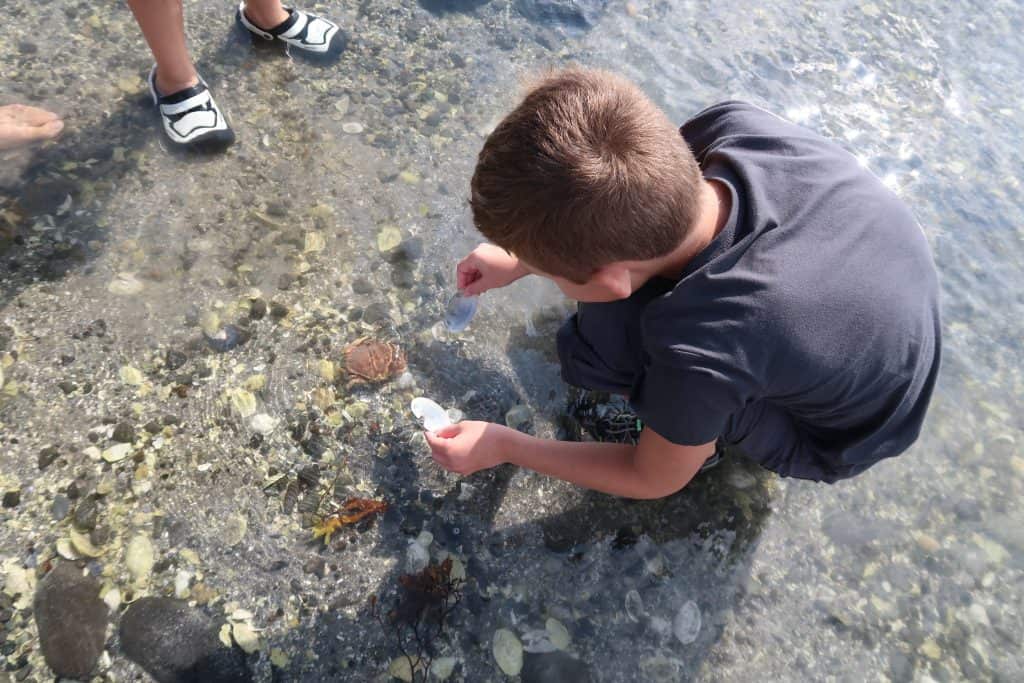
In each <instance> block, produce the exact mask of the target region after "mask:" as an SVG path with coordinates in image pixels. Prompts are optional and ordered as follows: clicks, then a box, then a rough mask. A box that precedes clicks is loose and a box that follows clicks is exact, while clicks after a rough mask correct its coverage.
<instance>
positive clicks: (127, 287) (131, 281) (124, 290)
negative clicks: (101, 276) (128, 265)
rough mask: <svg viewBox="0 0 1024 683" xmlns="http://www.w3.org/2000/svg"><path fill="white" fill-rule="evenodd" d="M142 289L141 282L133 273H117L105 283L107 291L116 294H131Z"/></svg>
mask: <svg viewBox="0 0 1024 683" xmlns="http://www.w3.org/2000/svg"><path fill="white" fill-rule="evenodd" d="M142 289H143V284H142V282H140V281H139V280H138V279H137V278H136V277H135V273H118V274H117V275H115V276H114V279H113V280H111V281H110V284H108V285H107V291H108V292H110V293H111V294H117V295H118V296H133V295H135V294H138V293H139V292H141V291H142Z"/></svg>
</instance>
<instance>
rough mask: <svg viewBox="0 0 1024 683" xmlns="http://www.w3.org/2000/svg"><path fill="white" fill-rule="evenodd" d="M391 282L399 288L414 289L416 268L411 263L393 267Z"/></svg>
mask: <svg viewBox="0 0 1024 683" xmlns="http://www.w3.org/2000/svg"><path fill="white" fill-rule="evenodd" d="M391 284H393V285H394V286H395V287H398V288H399V289H412V288H413V287H414V286H415V285H416V270H415V269H414V268H413V267H412V266H409V265H404V266H395V267H394V268H392V269H391Z"/></svg>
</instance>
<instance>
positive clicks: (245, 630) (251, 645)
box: [231, 621, 260, 655]
mask: <svg viewBox="0 0 1024 683" xmlns="http://www.w3.org/2000/svg"><path fill="white" fill-rule="evenodd" d="M231 637H232V638H234V640H235V643H237V644H238V647H240V648H242V650H243V651H244V652H245V653H246V654H250V655H251V654H252V653H254V652H256V651H257V650H259V649H260V638H259V636H258V635H256V631H255V630H254V629H253V627H252V626H250V625H249V624H248V623H247V622H244V621H238V622H235V623H234V624H232V625H231Z"/></svg>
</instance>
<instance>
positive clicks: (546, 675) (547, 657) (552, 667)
mask: <svg viewBox="0 0 1024 683" xmlns="http://www.w3.org/2000/svg"><path fill="white" fill-rule="evenodd" d="M593 680H594V673H593V672H592V671H591V670H590V667H589V666H587V665H586V664H585V663H584V662H581V661H580V660H578V659H576V658H575V657H572V656H571V655H568V654H566V653H564V652H548V653H544V654H527V655H526V656H525V657H524V658H523V669H522V681H523V683H590V681H593Z"/></svg>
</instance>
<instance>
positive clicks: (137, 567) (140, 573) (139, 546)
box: [124, 534, 156, 584]
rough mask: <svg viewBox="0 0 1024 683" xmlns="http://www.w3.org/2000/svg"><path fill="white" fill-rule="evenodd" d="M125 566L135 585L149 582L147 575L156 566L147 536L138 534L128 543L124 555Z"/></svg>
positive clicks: (151, 545)
mask: <svg viewBox="0 0 1024 683" xmlns="http://www.w3.org/2000/svg"><path fill="white" fill-rule="evenodd" d="M124 558H125V559H124V563H125V566H126V567H128V572H129V573H130V574H131V575H132V578H133V579H135V581H136V582H137V583H140V584H144V583H146V582H148V581H149V575H150V574H151V573H152V572H153V565H154V564H156V557H155V555H154V551H153V543H152V541H150V540H149V537H148V536H145V535H143V534H139V535H137V536H135V537H134V538H132V540H131V541H129V542H128V548H127V549H126V550H125V555H124Z"/></svg>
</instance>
